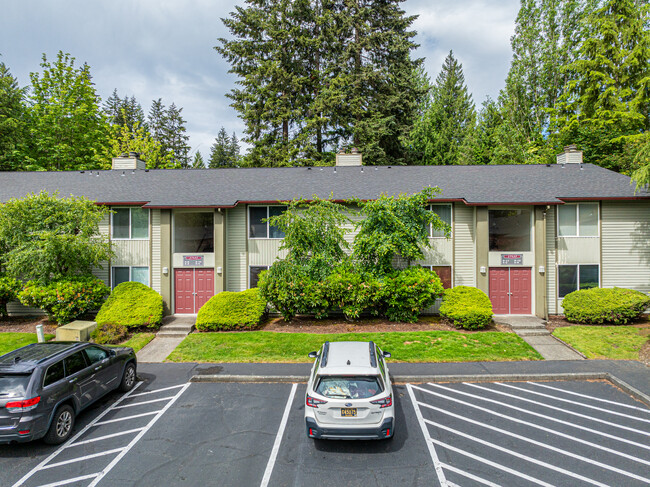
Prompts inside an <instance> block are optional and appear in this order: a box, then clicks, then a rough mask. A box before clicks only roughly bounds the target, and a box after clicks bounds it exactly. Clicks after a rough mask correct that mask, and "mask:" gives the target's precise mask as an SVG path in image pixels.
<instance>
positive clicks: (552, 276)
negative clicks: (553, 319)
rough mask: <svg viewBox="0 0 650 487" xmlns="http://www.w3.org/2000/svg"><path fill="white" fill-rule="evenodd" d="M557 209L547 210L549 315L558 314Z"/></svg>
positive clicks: (547, 305) (547, 300) (547, 298)
mask: <svg viewBox="0 0 650 487" xmlns="http://www.w3.org/2000/svg"><path fill="white" fill-rule="evenodd" d="M556 211H557V210H556V208H550V209H548V210H546V264H545V270H546V307H547V310H548V314H551V315H553V314H557V312H558V311H557V281H556V275H557V267H556V254H557V249H556V246H555V242H556V240H555V235H556V228H555V221H556V218H555V215H556Z"/></svg>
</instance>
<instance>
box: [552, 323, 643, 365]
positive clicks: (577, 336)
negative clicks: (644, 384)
mask: <svg viewBox="0 0 650 487" xmlns="http://www.w3.org/2000/svg"><path fill="white" fill-rule="evenodd" d="M553 335H554V336H556V337H558V338H559V339H560V340H563V341H565V342H566V343H568V344H569V345H571V346H572V347H573V348H575V349H576V350H578V351H580V352H582V353H584V354H585V355H586V357H587V358H592V359H613V360H638V359H639V351H640V350H641V347H643V344H644V343H645V342H646V341H647V340H648V337H647V336H643V335H641V329H639V328H637V327H634V326H563V327H560V328H556V329H555V330H554V331H553Z"/></svg>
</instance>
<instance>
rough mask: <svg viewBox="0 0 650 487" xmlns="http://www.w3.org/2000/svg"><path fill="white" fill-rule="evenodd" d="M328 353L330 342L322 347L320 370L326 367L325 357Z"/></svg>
mask: <svg viewBox="0 0 650 487" xmlns="http://www.w3.org/2000/svg"><path fill="white" fill-rule="evenodd" d="M329 351H330V342H325V344H324V345H323V353H322V357H321V358H320V366H321V368H322V367H325V366H326V365H327V355H328V354H329Z"/></svg>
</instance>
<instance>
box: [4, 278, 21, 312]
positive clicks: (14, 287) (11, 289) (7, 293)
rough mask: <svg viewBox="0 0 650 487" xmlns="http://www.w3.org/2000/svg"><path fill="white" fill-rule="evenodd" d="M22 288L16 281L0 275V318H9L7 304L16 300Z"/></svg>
mask: <svg viewBox="0 0 650 487" xmlns="http://www.w3.org/2000/svg"><path fill="white" fill-rule="evenodd" d="M22 288H23V285H22V283H21V282H20V281H19V280H18V279H14V278H13V277H6V276H2V275H0V316H9V313H7V303H8V302H9V301H12V300H14V299H16V296H18V293H19V292H20V290H21V289H22Z"/></svg>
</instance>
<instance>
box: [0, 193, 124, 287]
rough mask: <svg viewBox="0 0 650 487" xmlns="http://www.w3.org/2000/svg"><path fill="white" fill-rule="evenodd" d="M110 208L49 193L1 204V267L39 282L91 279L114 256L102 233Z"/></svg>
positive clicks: (12, 274)
mask: <svg viewBox="0 0 650 487" xmlns="http://www.w3.org/2000/svg"><path fill="white" fill-rule="evenodd" d="M108 213H109V209H108V208H107V207H104V206H98V205H96V204H95V203H94V202H92V201H90V200H87V199H85V198H83V197H80V198H76V197H69V198H59V196H58V194H57V193H55V194H53V195H51V196H50V195H49V194H48V193H46V192H41V193H39V194H31V195H28V196H26V197H24V198H22V199H11V200H9V201H8V202H6V203H5V204H3V205H2V206H0V248H1V249H3V253H2V255H1V256H0V265H2V267H3V268H4V270H5V271H6V274H7V275H8V276H10V277H15V278H21V279H33V280H35V281H38V282H40V283H43V284H44V283H47V282H48V281H49V280H57V279H62V278H69V277H75V276H80V275H81V276H83V275H90V274H91V271H92V269H93V268H95V267H100V268H101V262H102V261H107V260H109V259H110V258H111V256H112V255H113V253H112V251H111V247H110V242H109V241H108V239H107V238H106V237H105V236H102V235H101V234H100V232H99V222H100V221H101V220H102V219H103V218H105V217H106V216H107V214H108Z"/></svg>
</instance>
